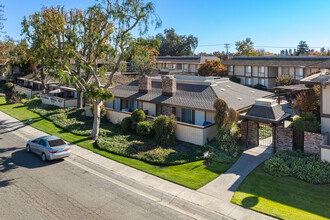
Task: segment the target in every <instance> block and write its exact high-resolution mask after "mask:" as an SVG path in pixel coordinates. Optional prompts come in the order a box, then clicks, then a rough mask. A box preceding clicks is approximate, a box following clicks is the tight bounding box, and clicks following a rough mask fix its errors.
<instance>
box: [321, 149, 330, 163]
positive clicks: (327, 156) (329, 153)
mask: <svg viewBox="0 0 330 220" xmlns="http://www.w3.org/2000/svg"><path fill="white" fill-rule="evenodd" d="M320 153H321V160H323V161H327V162H329V163H330V146H324V147H321V149H320Z"/></svg>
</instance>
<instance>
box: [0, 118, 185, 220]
mask: <svg viewBox="0 0 330 220" xmlns="http://www.w3.org/2000/svg"><path fill="white" fill-rule="evenodd" d="M25 144H26V138H24V137H22V135H20V134H19V133H17V132H16V127H15V125H14V124H13V125H11V124H8V123H6V121H2V120H1V119H0V219H15V220H17V219H47V220H50V219H79V220H82V219H191V217H190V216H187V215H185V214H183V213H182V212H179V211H176V210H174V209H171V208H169V207H167V206H163V205H161V204H160V203H157V202H156V201H154V200H150V199H148V198H147V197H144V196H142V195H140V194H137V193H134V192H132V191H129V190H127V189H125V188H123V187H121V186H119V185H116V184H114V183H112V182H110V181H107V180H106V179H104V178H101V177H99V176H97V175H94V174H93V173H91V172H88V171H86V170H85V169H82V168H81V167H79V166H77V165H76V164H74V163H71V162H70V160H57V161H48V162H42V161H41V159H40V158H39V157H38V156H36V155H34V154H29V153H27V152H26V151H25Z"/></svg>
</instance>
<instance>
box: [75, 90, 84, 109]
mask: <svg viewBox="0 0 330 220" xmlns="http://www.w3.org/2000/svg"><path fill="white" fill-rule="evenodd" d="M77 92H78V108H83V104H84V99H83V94H84V93H83V91H77Z"/></svg>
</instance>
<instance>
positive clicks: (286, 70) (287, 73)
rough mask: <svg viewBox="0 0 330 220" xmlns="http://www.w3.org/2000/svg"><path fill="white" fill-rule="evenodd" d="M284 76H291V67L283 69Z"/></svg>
mask: <svg viewBox="0 0 330 220" xmlns="http://www.w3.org/2000/svg"><path fill="white" fill-rule="evenodd" d="M282 74H283V75H289V74H290V68H289V67H283V68H282Z"/></svg>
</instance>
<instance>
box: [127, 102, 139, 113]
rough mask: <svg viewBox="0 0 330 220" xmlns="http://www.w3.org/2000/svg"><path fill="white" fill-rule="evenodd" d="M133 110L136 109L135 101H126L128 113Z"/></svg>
mask: <svg viewBox="0 0 330 220" xmlns="http://www.w3.org/2000/svg"><path fill="white" fill-rule="evenodd" d="M135 109H137V101H132V100H129V101H128V111H129V112H133V111H134V110H135Z"/></svg>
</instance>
